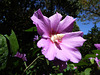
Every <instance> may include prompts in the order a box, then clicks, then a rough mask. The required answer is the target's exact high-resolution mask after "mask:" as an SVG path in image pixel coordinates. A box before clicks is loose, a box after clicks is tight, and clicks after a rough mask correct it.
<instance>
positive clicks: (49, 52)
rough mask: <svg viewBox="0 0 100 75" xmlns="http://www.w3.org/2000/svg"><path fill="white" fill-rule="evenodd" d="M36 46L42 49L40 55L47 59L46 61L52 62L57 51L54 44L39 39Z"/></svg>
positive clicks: (47, 40)
mask: <svg viewBox="0 0 100 75" xmlns="http://www.w3.org/2000/svg"><path fill="white" fill-rule="evenodd" d="M37 46H38V47H39V48H40V47H42V48H43V49H42V54H43V55H44V56H45V57H46V58H47V59H48V60H54V58H55V56H56V53H57V50H56V46H55V44H54V43H52V42H51V41H50V40H49V39H43V38H42V39H41V40H40V41H39V42H38V43H37Z"/></svg>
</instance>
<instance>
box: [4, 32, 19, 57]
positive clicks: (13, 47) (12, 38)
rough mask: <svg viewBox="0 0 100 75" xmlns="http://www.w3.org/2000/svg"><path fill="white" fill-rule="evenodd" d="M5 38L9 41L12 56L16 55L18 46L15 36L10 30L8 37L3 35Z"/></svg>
mask: <svg viewBox="0 0 100 75" xmlns="http://www.w3.org/2000/svg"><path fill="white" fill-rule="evenodd" d="M5 36H6V37H7V38H8V40H9V43H10V50H11V52H12V55H13V56H14V55H15V54H16V53H17V51H18V49H19V44H18V41H17V38H16V35H15V33H14V31H13V30H12V31H11V35H10V36H8V35H5Z"/></svg>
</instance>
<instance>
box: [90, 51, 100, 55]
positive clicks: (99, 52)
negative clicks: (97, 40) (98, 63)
mask: <svg viewBox="0 0 100 75" xmlns="http://www.w3.org/2000/svg"><path fill="white" fill-rule="evenodd" d="M92 52H93V53H95V54H96V53H98V54H100V50H93V51H92Z"/></svg>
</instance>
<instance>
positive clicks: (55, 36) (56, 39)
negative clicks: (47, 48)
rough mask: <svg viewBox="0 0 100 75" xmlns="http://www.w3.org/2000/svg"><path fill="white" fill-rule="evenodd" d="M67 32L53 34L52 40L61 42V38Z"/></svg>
mask: <svg viewBox="0 0 100 75" xmlns="http://www.w3.org/2000/svg"><path fill="white" fill-rule="evenodd" d="M64 35H65V34H56V35H52V36H51V41H52V42H57V43H58V42H61V39H62V38H63V36H64Z"/></svg>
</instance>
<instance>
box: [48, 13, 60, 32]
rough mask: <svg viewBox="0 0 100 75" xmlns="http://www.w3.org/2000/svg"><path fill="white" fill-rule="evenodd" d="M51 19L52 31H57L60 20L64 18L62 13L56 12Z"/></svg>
mask: <svg viewBox="0 0 100 75" xmlns="http://www.w3.org/2000/svg"><path fill="white" fill-rule="evenodd" d="M49 19H50V23H51V29H52V33H53V32H56V29H57V27H58V24H59V22H60V20H61V19H62V15H61V14H59V13H56V14H54V15H53V16H51V17H49Z"/></svg>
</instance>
